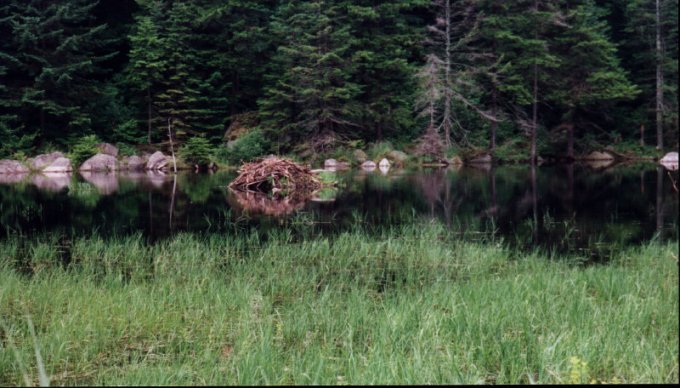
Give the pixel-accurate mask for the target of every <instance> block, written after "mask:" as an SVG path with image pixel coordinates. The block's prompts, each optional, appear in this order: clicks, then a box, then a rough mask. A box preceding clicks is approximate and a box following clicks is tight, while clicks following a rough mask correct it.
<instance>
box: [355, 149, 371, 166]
mask: <svg viewBox="0 0 680 388" xmlns="http://www.w3.org/2000/svg"><path fill="white" fill-rule="evenodd" d="M354 159H355V160H356V161H357V162H359V163H363V162H365V161H367V160H368V155H366V153H365V152H364V151H362V150H355V151H354Z"/></svg>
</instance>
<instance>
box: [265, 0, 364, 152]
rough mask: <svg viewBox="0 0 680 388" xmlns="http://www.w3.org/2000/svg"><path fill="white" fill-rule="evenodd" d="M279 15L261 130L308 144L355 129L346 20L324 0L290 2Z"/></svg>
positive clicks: (354, 90)
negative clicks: (273, 70) (273, 66)
mask: <svg viewBox="0 0 680 388" xmlns="http://www.w3.org/2000/svg"><path fill="white" fill-rule="evenodd" d="M280 12H281V13H280V15H279V16H278V17H277V18H276V19H275V20H274V22H273V24H272V28H273V29H274V31H275V33H276V34H277V36H278V38H279V39H280V41H281V42H282V43H283V45H282V46H280V47H279V49H278V51H277V54H276V56H275V58H274V61H275V63H276V66H277V70H279V71H280V73H278V74H273V75H272V76H271V77H270V78H269V81H270V86H269V87H268V88H267V89H266V90H265V97H264V98H263V99H262V100H261V102H260V113H261V115H262V118H263V120H264V122H265V124H266V125H267V126H268V128H270V129H274V128H278V129H279V135H289V136H291V137H292V138H294V139H302V138H310V137H311V139H312V140H314V139H317V138H321V137H334V136H336V135H338V134H340V133H341V132H343V131H347V130H348V129H351V128H356V118H357V116H358V109H359V108H358V106H357V105H358V104H357V103H356V101H355V100H354V98H355V97H356V96H357V95H358V93H359V92H360V88H359V86H358V85H357V84H356V83H354V82H353V81H352V80H351V74H352V70H353V67H352V63H351V61H349V60H348V58H349V55H348V54H349V47H350V46H349V38H350V37H349V28H348V26H347V23H346V15H345V14H343V12H342V9H341V8H340V7H338V6H337V5H336V4H335V3H334V2H333V1H330V0H316V1H310V2H306V1H300V2H291V3H289V4H288V5H287V6H284V7H283V8H282V9H281V10H280ZM323 146H325V145H321V147H323Z"/></svg>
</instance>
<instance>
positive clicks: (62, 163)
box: [42, 157, 73, 173]
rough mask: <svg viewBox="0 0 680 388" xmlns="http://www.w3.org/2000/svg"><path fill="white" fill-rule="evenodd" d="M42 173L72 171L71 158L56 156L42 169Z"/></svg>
mask: <svg viewBox="0 0 680 388" xmlns="http://www.w3.org/2000/svg"><path fill="white" fill-rule="evenodd" d="M42 171H43V172H44V173H66V172H71V171H73V167H72V166H71V160H70V159H68V158H63V157H62V158H57V159H56V160H55V161H54V162H52V163H50V165H49V166H47V167H45V168H43V169H42Z"/></svg>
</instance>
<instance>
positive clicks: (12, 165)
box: [0, 159, 30, 174]
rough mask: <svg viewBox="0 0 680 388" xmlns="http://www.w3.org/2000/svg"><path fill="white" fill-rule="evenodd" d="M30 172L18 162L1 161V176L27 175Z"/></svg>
mask: <svg viewBox="0 0 680 388" xmlns="http://www.w3.org/2000/svg"><path fill="white" fill-rule="evenodd" d="M28 172H30V170H29V169H28V167H26V166H24V165H23V164H22V163H21V162H19V161H18V160H7V159H4V160H0V174H26V173H28Z"/></svg>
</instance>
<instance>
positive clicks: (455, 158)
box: [447, 155, 463, 166]
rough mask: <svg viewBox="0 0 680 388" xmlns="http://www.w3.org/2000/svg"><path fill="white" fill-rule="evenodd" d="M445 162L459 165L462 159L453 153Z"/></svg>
mask: <svg viewBox="0 0 680 388" xmlns="http://www.w3.org/2000/svg"><path fill="white" fill-rule="evenodd" d="M447 162H448V163H449V164H452V165H454V166H460V165H462V164H463V160H462V159H461V158H460V157H458V156H455V155H454V156H452V157H451V158H449V159H448V160H447Z"/></svg>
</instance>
